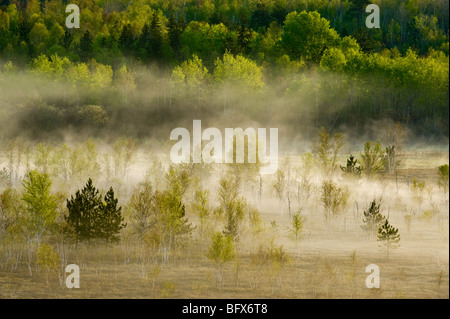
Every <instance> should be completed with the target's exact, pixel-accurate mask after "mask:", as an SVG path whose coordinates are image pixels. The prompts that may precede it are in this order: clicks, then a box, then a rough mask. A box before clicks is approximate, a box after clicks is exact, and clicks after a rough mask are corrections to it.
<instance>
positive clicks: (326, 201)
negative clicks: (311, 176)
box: [320, 180, 350, 221]
mask: <svg viewBox="0 0 450 319" xmlns="http://www.w3.org/2000/svg"><path fill="white" fill-rule="evenodd" d="M349 197H350V193H349V191H348V189H347V188H346V187H339V186H337V185H336V183H335V182H333V181H332V180H326V181H323V182H322V191H321V197H320V199H321V201H322V205H323V208H324V215H325V219H326V220H327V221H329V220H331V219H332V218H334V217H336V216H337V215H338V214H339V213H340V212H341V211H342V210H343V209H345V207H346V206H347V201H348V198H349Z"/></svg>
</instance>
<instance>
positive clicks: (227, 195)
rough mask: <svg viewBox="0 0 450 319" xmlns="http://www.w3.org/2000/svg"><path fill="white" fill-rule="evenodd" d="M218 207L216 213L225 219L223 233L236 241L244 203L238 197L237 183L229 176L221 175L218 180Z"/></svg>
mask: <svg viewBox="0 0 450 319" xmlns="http://www.w3.org/2000/svg"><path fill="white" fill-rule="evenodd" d="M218 197H219V207H218V209H217V213H218V214H219V215H220V216H222V217H224V218H225V220H226V224H225V229H224V234H226V235H231V236H232V237H233V239H234V240H235V241H236V240H237V239H238V237H239V232H240V227H239V226H240V223H241V221H242V219H243V218H244V216H245V209H246V203H245V200H244V198H243V197H239V183H238V182H237V180H236V179H233V178H231V177H228V178H227V177H223V178H222V179H221V180H220V182H219V190H218Z"/></svg>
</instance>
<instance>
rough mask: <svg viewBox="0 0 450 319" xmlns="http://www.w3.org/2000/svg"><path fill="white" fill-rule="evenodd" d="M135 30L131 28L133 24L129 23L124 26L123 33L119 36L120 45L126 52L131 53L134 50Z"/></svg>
mask: <svg viewBox="0 0 450 319" xmlns="http://www.w3.org/2000/svg"><path fill="white" fill-rule="evenodd" d="M133 42H134V37H133V32H132V29H131V24H127V25H125V26H124V27H123V29H122V33H121V34H120V37H119V46H120V50H122V52H123V53H125V54H131V53H132V50H133Z"/></svg>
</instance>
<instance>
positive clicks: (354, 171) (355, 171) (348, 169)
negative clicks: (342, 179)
mask: <svg viewBox="0 0 450 319" xmlns="http://www.w3.org/2000/svg"><path fill="white" fill-rule="evenodd" d="M357 163H358V160H357V159H355V157H354V156H353V155H350V157H349V158H348V159H347V166H341V170H342V171H343V172H344V173H345V174H347V175H352V176H358V177H359V176H361V171H362V168H361V166H356V164H357Z"/></svg>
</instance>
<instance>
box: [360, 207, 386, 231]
mask: <svg viewBox="0 0 450 319" xmlns="http://www.w3.org/2000/svg"><path fill="white" fill-rule="evenodd" d="M380 206H381V203H377V201H376V200H373V201H372V202H371V203H370V207H369V209H368V210H367V211H364V217H363V225H362V226H361V228H362V229H363V230H364V231H366V232H369V234H370V239H372V238H373V233H374V231H375V229H377V228H378V227H379V226H380V224H381V223H383V221H384V219H385V217H384V216H383V215H381V213H380Z"/></svg>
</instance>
